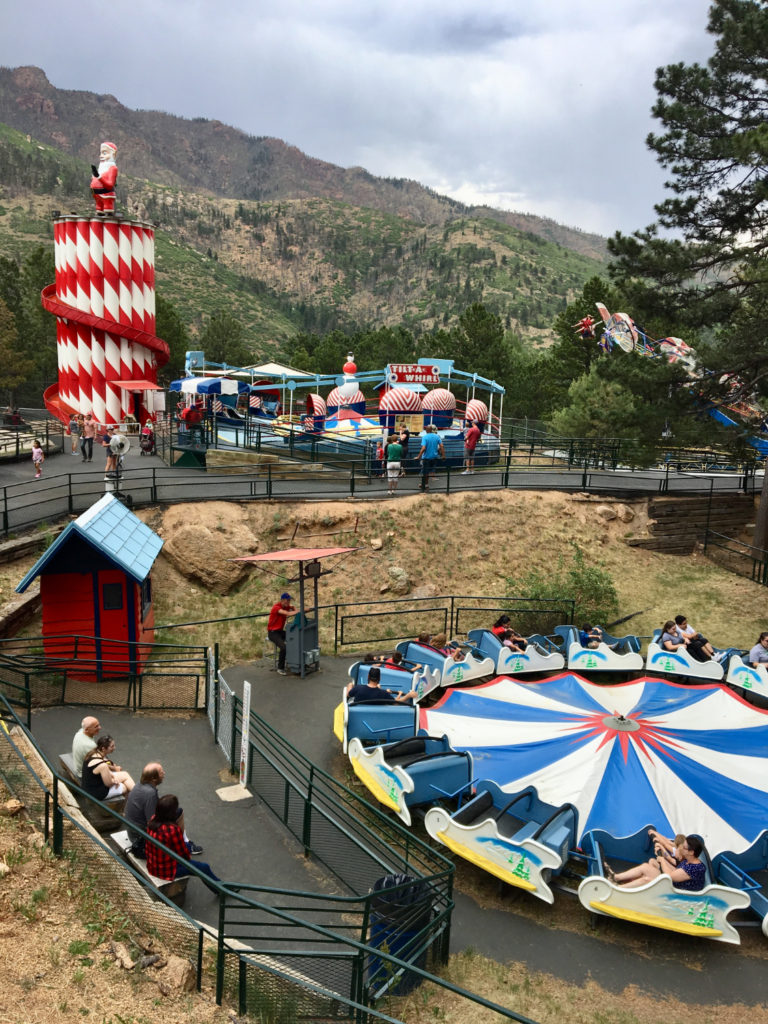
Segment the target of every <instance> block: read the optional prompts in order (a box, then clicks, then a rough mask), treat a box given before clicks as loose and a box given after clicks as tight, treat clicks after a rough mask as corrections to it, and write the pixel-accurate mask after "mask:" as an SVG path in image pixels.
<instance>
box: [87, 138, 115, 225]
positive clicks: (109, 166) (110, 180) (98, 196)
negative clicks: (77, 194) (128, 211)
mask: <svg viewBox="0 0 768 1024" xmlns="http://www.w3.org/2000/svg"><path fill="white" fill-rule="evenodd" d="M116 153H117V146H116V145H115V144H114V142H102V144H101V149H100V150H99V160H100V161H101V162H100V163H99V166H98V167H94V166H93V165H91V170H92V171H93V177H92V178H91V192H93V199H94V202H95V203H96V216H97V217H103V216H104V215H105V214H107V213H113V212H114V209H115V182H116V181H117V164H116V163H115V154H116Z"/></svg>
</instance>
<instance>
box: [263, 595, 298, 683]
mask: <svg viewBox="0 0 768 1024" xmlns="http://www.w3.org/2000/svg"><path fill="white" fill-rule="evenodd" d="M295 611H296V609H295V608H294V607H293V605H292V604H291V595H290V594H287V593H286V594H281V595H280V600H279V601H277V602H275V604H273V605H272V609H271V611H270V613H269V620H268V621H267V637H268V639H269V640H271V642H272V643H273V644H274V645H275V647H277V649H278V651H279V652H280V653H279V654H278V657H277V671H278V674H279V675H281V676H284V675H287V673H286V671H285V622H286V619H287V618H288V616H289V615H290V614H291V613H292V612H295Z"/></svg>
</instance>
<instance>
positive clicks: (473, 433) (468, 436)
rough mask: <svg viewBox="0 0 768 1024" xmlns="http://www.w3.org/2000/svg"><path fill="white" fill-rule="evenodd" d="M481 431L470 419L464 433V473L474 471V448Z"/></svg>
mask: <svg viewBox="0 0 768 1024" xmlns="http://www.w3.org/2000/svg"><path fill="white" fill-rule="evenodd" d="M480 437H481V433H480V428H479V427H478V425H477V424H476V423H474V422H473V421H472V420H470V421H469V426H468V427H467V431H466V433H465V434H464V473H465V474H466V473H474V471H475V448H477V442H478V441H479V440H480Z"/></svg>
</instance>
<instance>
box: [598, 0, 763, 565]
mask: <svg viewBox="0 0 768 1024" xmlns="http://www.w3.org/2000/svg"><path fill="white" fill-rule="evenodd" d="M707 27H708V31H709V32H710V33H711V34H712V35H713V36H714V37H715V49H714V53H713V55H712V57H711V58H710V59H709V60H708V62H707V64H706V66H704V67H703V66H701V65H699V64H691V65H685V64H682V63H681V64H673V65H670V66H668V67H665V68H660V69H659V70H658V71H657V73H656V90H657V93H658V99H657V101H656V104H655V106H654V108H653V113H654V115H655V117H656V118H657V119H658V120H659V121H660V122H661V124H662V126H663V129H664V130H663V132H662V133H661V134H658V135H657V134H651V135H650V136H649V137H648V145H649V147H650V148H651V149H652V150H653V151H654V152H655V153H656V154H657V157H658V159H659V162H660V164H661V165H662V166H663V167H665V168H667V169H668V170H669V171H670V172H671V175H672V177H671V179H670V180H669V181H668V183H667V187H668V188H669V189H670V190H671V191H672V193H673V194H672V196H670V197H669V198H667V199H665V200H664V201H663V202H662V203H660V204H659V205H658V206H657V207H656V212H657V214H658V218H659V219H658V223H657V224H653V225H651V226H650V227H648V228H646V229H645V230H644V231H638V232H636V233H635V234H634V235H632V236H630V237H626V236H623V235H621V234H617V235H616V236H615V238H614V239H612V240H611V242H610V246H609V248H610V250H611V252H612V253H613V255H614V257H615V263H614V266H613V276H614V279H615V280H616V281H617V282H618V283H619V284H620V286H621V288H622V290H623V291H624V292H625V294H628V295H629V294H631V295H632V296H633V297H634V300H635V311H636V312H637V313H639V315H640V316H646V315H656V316H659V317H664V316H667V317H669V319H670V321H672V320H673V319H680V320H683V321H685V322H687V323H688V324H690V325H691V326H692V327H694V328H706V329H708V330H709V331H711V332H712V333H711V335H710V337H711V343H710V344H708V345H706V347H704V348H702V349H701V350H700V355H701V356H702V365H705V366H707V367H708V369H709V371H710V373H709V374H707V375H706V376H705V379H704V380H703V382H702V390H703V391H704V392H705V393H706V394H707V395H708V396H709V397H711V398H713V399H714V400H719V401H721V402H726V401H733V400H734V399H738V398H740V397H747V398H750V399H752V400H754V399H755V398H756V397H759V396H761V395H762V396H765V395H768V347H767V346H766V344H765V339H766V337H767V336H768V260H766V255H767V254H768V90H767V89H766V83H767V82H768V3H766V2H765V0H715V2H714V3H713V4H712V7H711V8H710V11H709V23H708V26H707ZM660 229H670V230H671V231H672V232H674V235H673V236H672V237H663V236H662V235H661V234H660ZM734 384H735V385H736V388H735V390H733V389H732V386H733V385H734ZM764 480H765V482H764V486H763V496H762V500H761V507H760V512H759V514H758V520H757V524H756V528H755V544H756V545H757V546H759V547H763V548H765V547H766V546H768V473H766V474H765V478H764Z"/></svg>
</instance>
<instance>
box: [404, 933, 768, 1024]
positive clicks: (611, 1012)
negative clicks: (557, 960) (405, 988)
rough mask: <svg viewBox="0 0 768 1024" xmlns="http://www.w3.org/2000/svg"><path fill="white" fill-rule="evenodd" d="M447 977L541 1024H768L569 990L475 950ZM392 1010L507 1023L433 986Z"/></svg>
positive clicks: (764, 1015) (632, 996)
mask: <svg viewBox="0 0 768 1024" xmlns="http://www.w3.org/2000/svg"><path fill="white" fill-rule="evenodd" d="M443 975H444V977H445V978H446V979H447V980H449V981H452V982H453V983H454V984H455V985H459V986H461V987H462V988H468V989H470V990H472V991H473V992H477V993H479V994H480V995H482V996H484V998H486V999H488V1000H490V1001H491V1002H494V1003H497V1004H498V1005H499V1006H508V1007H513V1008H514V1011H515V1013H517V1014H520V1015H521V1016H524V1017H528V1018H530V1019H532V1020H535V1021H538V1022H539V1024H562V1022H564V1021H567V1022H568V1024H659V1021H675V1024H741V1022H742V1021H743V1020H745V1019H749V1020H750V1021H753V1022H755V1024H763V1022H765V1021H766V1020H767V1019H768V1011H766V1008H765V1007H764V1006H759V1007H755V1006H748V1005H744V1004H736V1005H733V1006H722V1005H718V1006H716V1007H712V1006H701V1005H695V1004H691V1003H684V1002H681V1001H680V1000H678V999H673V998H662V999H659V998H654V997H652V996H650V995H647V994H645V993H642V992H640V991H639V990H638V989H637V988H636V987H635V986H633V985H629V986H627V987H626V988H625V989H624V990H623V991H622V992H620V993H612V992H609V991H607V990H606V989H604V988H602V987H601V986H600V985H597V984H596V983H595V982H594V981H591V980H590V981H587V982H586V983H585V984H584V985H570V984H568V983H567V982H564V981H560V980H559V979H558V978H555V977H553V976H552V975H550V974H542V973H535V972H531V971H528V970H526V968H525V967H523V966H521V965H520V964H499V963H496V962H494V961H493V960H489V959H487V958H486V957H482V956H480V955H479V954H477V953H475V952H472V951H471V950H468V951H466V952H464V953H460V954H458V955H456V956H453V957H451V960H450V963H449V964H448V966H447V968H446V970H445V971H444V972H443ZM388 1009H389V1010H390V1011H391V1012H392V1014H393V1016H395V1017H399V1018H400V1019H401V1020H403V1021H407V1024H434V1022H435V1021H445V1022H448V1024H451V1022H454V1024H501V1021H503V1020H504V1019H505V1018H503V1017H502V1016H501V1015H500V1014H498V1013H494V1012H493V1011H491V1010H488V1009H485V1008H483V1007H481V1006H478V1005H476V1004H475V1005H472V1004H470V1003H468V1002H467V1000H466V999H461V998H460V997H458V996H453V995H452V994H450V993H447V992H446V991H445V990H444V989H438V988H437V987H436V986H435V985H432V984H425V985H422V986H421V987H420V988H418V989H416V990H415V991H414V992H413V993H411V994H410V995H409V996H407V997H405V998H402V999H394V998H393V999H391V1000H390V1001H389V1007H388Z"/></svg>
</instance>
